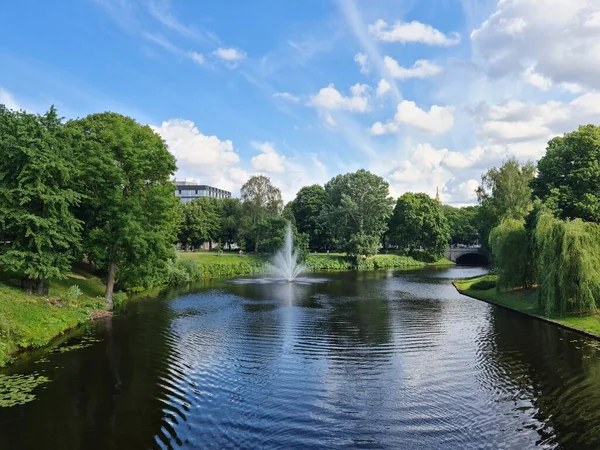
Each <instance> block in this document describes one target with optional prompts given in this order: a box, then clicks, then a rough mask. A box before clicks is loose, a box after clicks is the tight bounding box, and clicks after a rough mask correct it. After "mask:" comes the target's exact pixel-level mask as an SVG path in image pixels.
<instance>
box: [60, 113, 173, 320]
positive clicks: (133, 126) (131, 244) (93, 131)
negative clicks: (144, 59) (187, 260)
mask: <svg viewBox="0 0 600 450" xmlns="http://www.w3.org/2000/svg"><path fill="white" fill-rule="evenodd" d="M68 126H69V128H70V129H71V131H72V132H73V135H74V150H75V160H76V161H77V163H78V172H79V173H78V186H77V187H78V190H79V191H80V192H82V193H84V194H85V200H84V201H83V202H82V203H81V207H80V208H79V211H78V215H79V217H80V218H81V219H82V220H83V221H84V223H85V230H84V237H85V252H86V254H87V256H88V258H89V259H90V260H91V261H92V262H93V263H94V264H95V265H96V266H97V267H99V268H102V269H106V270H107V271H108V275H107V282H106V295H105V298H106V306H107V308H108V309H112V294H113V289H114V285H115V281H116V280H117V278H118V279H119V281H120V282H123V283H124V284H126V285H127V286H129V287H134V286H148V285H151V284H152V283H153V282H155V281H156V280H157V278H158V277H160V273H161V272H162V271H164V270H163V269H164V267H165V265H166V263H167V261H168V260H169V259H170V258H172V257H174V245H173V244H174V243H175V241H176V236H177V229H178V226H179V222H180V216H179V214H178V212H179V210H180V208H179V204H180V203H179V202H180V200H179V199H177V198H176V197H175V196H174V195H173V192H174V190H175V185H174V184H173V183H172V182H171V181H170V179H171V178H172V176H173V174H174V172H175V170H176V165H175V158H174V156H173V155H172V154H171V153H169V151H168V149H167V146H166V144H165V143H164V141H163V140H162V139H161V137H160V136H159V135H157V134H156V133H154V132H153V131H152V129H151V128H150V127H149V126H143V125H140V124H138V123H137V122H136V121H135V120H133V119H131V118H129V117H125V116H122V115H120V114H116V113H111V112H106V113H101V114H92V115H89V116H87V117H85V118H83V119H78V120H74V121H71V122H69V124H68Z"/></svg>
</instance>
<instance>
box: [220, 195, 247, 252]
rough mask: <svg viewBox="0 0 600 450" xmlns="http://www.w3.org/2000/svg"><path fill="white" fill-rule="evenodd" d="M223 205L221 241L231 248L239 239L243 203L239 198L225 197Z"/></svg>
mask: <svg viewBox="0 0 600 450" xmlns="http://www.w3.org/2000/svg"><path fill="white" fill-rule="evenodd" d="M219 204H220V206H221V213H220V217H221V223H220V227H219V242H220V243H221V244H222V245H223V247H225V246H227V247H228V248H229V250H231V245H232V244H233V243H234V242H236V241H238V240H239V236H238V234H239V233H238V228H239V223H240V220H241V217H242V204H241V202H240V199H238V198H224V199H222V200H221V201H220V202H219Z"/></svg>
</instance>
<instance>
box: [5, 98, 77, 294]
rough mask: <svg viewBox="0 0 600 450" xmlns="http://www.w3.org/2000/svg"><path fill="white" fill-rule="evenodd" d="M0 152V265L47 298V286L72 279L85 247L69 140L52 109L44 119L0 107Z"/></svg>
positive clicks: (29, 287)
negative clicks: (0, 246)
mask: <svg viewBox="0 0 600 450" xmlns="http://www.w3.org/2000/svg"><path fill="white" fill-rule="evenodd" d="M0 148H2V158H0V230H1V232H0V240H2V241H5V242H9V243H8V245H7V248H6V250H5V252H4V253H3V254H2V256H1V262H2V264H3V265H4V270H11V271H19V272H20V273H22V274H23V275H24V276H25V277H26V278H27V279H28V280H31V281H28V282H27V283H26V287H27V288H28V289H29V290H31V289H32V287H33V286H32V285H33V284H35V286H36V287H37V290H38V293H39V294H42V293H43V292H44V289H45V286H46V285H47V283H46V281H45V280H48V279H50V278H64V277H65V275H66V274H67V273H68V271H69V269H70V265H71V262H72V260H73V257H74V254H73V251H72V250H73V249H75V248H77V247H78V246H79V243H80V231H81V223H80V222H79V221H78V220H77V219H76V218H75V215H74V213H73V210H74V208H75V206H76V205H77V203H78V202H79V200H80V195H79V194H78V193H77V192H75V191H74V190H73V189H72V187H71V185H72V178H73V167H72V161H73V157H72V153H71V148H70V145H69V138H68V135H67V132H66V130H65V128H64V125H63V124H62V122H61V120H60V118H59V117H58V115H57V114H56V110H55V109H54V108H53V107H52V108H51V109H50V110H49V111H48V112H47V113H46V114H45V115H43V116H39V115H34V114H28V113H26V112H24V111H18V112H17V111H10V110H8V109H6V108H5V107H4V106H2V105H0Z"/></svg>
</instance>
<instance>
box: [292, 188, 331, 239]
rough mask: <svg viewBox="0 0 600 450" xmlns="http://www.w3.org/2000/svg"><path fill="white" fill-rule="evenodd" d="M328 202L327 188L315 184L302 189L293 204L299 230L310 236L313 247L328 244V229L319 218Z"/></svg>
mask: <svg viewBox="0 0 600 450" xmlns="http://www.w3.org/2000/svg"><path fill="white" fill-rule="evenodd" d="M326 203H327V193H326V192H325V188H323V186H320V185H318V184H313V185H312V186H305V187H303V188H302V189H300V190H299V191H298V193H297V194H296V199H295V200H294V202H293V204H292V211H293V213H294V217H295V219H296V227H297V228H298V232H299V233H303V234H306V235H307V236H308V238H309V246H310V248H311V249H322V248H324V247H325V246H326V244H327V240H328V239H327V238H328V236H327V229H326V227H324V226H323V223H322V222H321V220H320V219H319V217H320V214H321V211H323V209H324V208H325V205H326Z"/></svg>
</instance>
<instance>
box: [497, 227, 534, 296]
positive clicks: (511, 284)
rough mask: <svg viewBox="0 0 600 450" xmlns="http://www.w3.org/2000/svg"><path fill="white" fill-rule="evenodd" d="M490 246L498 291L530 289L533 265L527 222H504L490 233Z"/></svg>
mask: <svg viewBox="0 0 600 450" xmlns="http://www.w3.org/2000/svg"><path fill="white" fill-rule="evenodd" d="M489 245H490V248H491V250H492V256H493V257H494V266H495V267H496V271H497V273H498V283H497V287H498V289H513V288H516V287H525V288H526V287H529V285H530V282H531V278H532V273H531V268H532V265H531V264H530V262H531V252H530V249H529V239H528V235H527V231H526V229H525V222H524V221H523V220H516V219H504V220H502V222H500V225H498V226H497V227H495V228H493V229H492V231H491V232H490V236H489Z"/></svg>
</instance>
